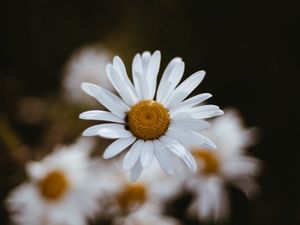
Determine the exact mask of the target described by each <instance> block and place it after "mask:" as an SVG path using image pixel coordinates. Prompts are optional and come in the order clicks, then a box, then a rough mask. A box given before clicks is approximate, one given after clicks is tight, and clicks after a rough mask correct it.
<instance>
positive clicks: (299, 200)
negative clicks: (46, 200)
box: [0, 0, 300, 225]
mask: <svg viewBox="0 0 300 225" xmlns="http://www.w3.org/2000/svg"><path fill="white" fill-rule="evenodd" d="M299 15H300V14H299V7H297V5H296V4H292V3H290V2H288V1H240V2H239V3H231V2H228V1H190V0H185V1H172V0H155V1H139V0H135V1H117V0H112V1H101V0H97V1H96V0H93V1H79V0H73V1H55V0H51V1H50V0H31V1H25V0H24V1H16V0H10V1H8V0H7V1H3V0H2V1H1V2H0V115H1V117H2V119H3V118H5V121H6V123H7V124H9V126H10V129H11V130H13V131H14V132H16V133H17V134H18V136H19V138H20V140H22V142H23V144H24V145H27V146H38V145H39V144H40V143H39V140H40V137H41V135H42V134H43V133H44V132H45V129H47V124H46V125H45V124H43V125H42V126H40V125H39V126H37V125H34V126H31V125H24V124H22V123H21V122H20V121H18V119H16V118H17V116H16V114H17V108H16V102H17V101H18V99H20V98H22V97H24V96H37V97H42V98H44V97H45V98H48V97H49V96H55V95H57V94H58V93H59V92H60V89H61V78H62V70H63V67H64V64H65V63H66V61H67V60H68V58H69V57H70V55H71V54H72V52H73V51H74V50H75V49H77V48H78V47H80V46H83V45H86V44H90V43H95V42H101V43H103V44H105V45H106V46H109V47H110V48H112V49H114V51H115V52H117V53H118V54H119V55H120V56H121V57H122V58H125V62H126V64H127V65H128V66H130V65H131V59H132V57H133V55H134V54H135V53H136V52H141V51H143V50H150V51H154V50H156V49H159V50H161V52H162V68H163V67H165V65H166V64H167V62H168V61H169V60H170V59H171V58H173V57H175V56H181V57H182V58H183V60H184V61H185V62H186V74H190V73H192V72H194V71H197V70H199V69H204V70H206V72H207V76H206V79H205V81H204V82H203V84H202V86H201V87H200V89H201V90H202V91H203V90H205V91H209V92H210V93H212V94H213V95H214V98H213V100H212V101H213V102H214V103H216V104H217V105H219V106H221V107H226V106H233V107H236V108H238V109H239V110H240V111H241V113H242V115H243V117H244V118H245V120H246V124H247V125H248V126H258V127H260V128H261V133H262V137H261V141H260V143H259V144H258V145H257V146H255V147H254V148H253V149H252V153H253V155H254V156H256V157H258V158H259V159H261V160H262V161H263V162H264V164H265V168H264V173H263V174H262V176H261V178H260V179H259V183H260V184H261V186H262V195H261V196H260V197H258V198H257V199H255V200H254V201H253V202H250V203H249V202H248V200H247V199H246V198H245V197H244V196H243V195H242V194H241V193H239V192H236V191H232V193H231V198H232V217H231V220H230V221H229V222H228V223H229V224H236V225H242V224H243V225H244V224H245V225H247V224H249V225H250V224H253V225H265V224H266V225H269V224H270V225H277V224H278V225H279V224H282V225H290V224H291V225H292V224H300V181H299V180H300V177H299V171H300V166H299V165H300V161H299V160H300V157H299V156H300V154H299V144H297V145H296V144H295V142H296V141H297V140H298V134H299V132H298V131H299V129H297V125H296V124H297V122H299V115H298V112H299V111H298V107H297V105H298V102H299V92H298V90H299V87H298V82H296V80H297V79H296V78H297V77H298V76H299V75H300V74H299V72H300V63H299V59H300V58H299V50H300V48H299V45H300V44H299V43H300V41H299V40H300V35H299V34H298V33H297V31H298V29H299V27H300V20H299ZM79 91H80V90H79ZM76 116H77V115H76ZM0 131H1V132H4V131H3V130H0ZM2 135H3V134H2ZM0 150H1V152H0V157H1V159H0V169H1V174H0V175H1V178H0V179H1V184H0V185H1V189H0V190H1V194H0V195H1V196H0V197H1V201H2V200H3V199H5V197H6V195H7V193H8V191H9V190H11V188H12V187H14V186H15V185H16V184H18V182H17V181H16V180H17V179H16V178H15V172H14V171H15V170H16V169H15V165H17V164H18V163H16V162H14V160H13V157H12V156H11V155H10V152H9V150H7V149H6V146H5V144H3V143H2V144H1V138H0ZM29 158H30V157H29ZM0 220H1V221H3V222H1V224H6V223H7V221H8V215H7V213H6V212H5V210H4V208H3V207H2V206H1V212H0Z"/></svg>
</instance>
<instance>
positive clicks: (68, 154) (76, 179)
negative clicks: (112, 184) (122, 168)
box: [7, 140, 105, 225]
mask: <svg viewBox="0 0 300 225" xmlns="http://www.w3.org/2000/svg"><path fill="white" fill-rule="evenodd" d="M90 148H91V143H90V141H87V140H80V141H79V142H77V143H76V144H74V145H72V146H70V147H58V148H57V149H56V151H55V152H54V153H52V154H51V155H49V156H47V157H46V158H44V159H43V160H42V161H40V162H29V163H28V164H27V168H26V169H27V174H28V176H29V178H30V179H29V181H28V182H26V183H24V184H22V185H21V186H19V187H17V188H16V189H15V190H14V191H12V193H11V194H10V196H9V197H8V199H7V206H8V209H9V211H11V213H12V219H13V220H14V221H15V222H16V223H18V224H20V225H40V224H47V225H56V224H65V225H84V224H86V219H87V218H91V217H92V216H93V215H94V214H95V213H96V212H97V211H98V210H99V207H100V205H99V200H100V199H101V197H103V196H102V195H105V193H104V189H103V187H102V183H101V180H100V179H99V175H98V174H99V172H97V169H98V166H97V164H95V163H94V162H93V161H91V160H90V159H89V157H88V153H89V152H90V151H89V149H90Z"/></svg>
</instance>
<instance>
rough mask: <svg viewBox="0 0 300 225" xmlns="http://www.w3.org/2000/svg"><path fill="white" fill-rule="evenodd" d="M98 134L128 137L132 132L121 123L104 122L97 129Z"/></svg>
mask: <svg viewBox="0 0 300 225" xmlns="http://www.w3.org/2000/svg"><path fill="white" fill-rule="evenodd" d="M98 135H100V136H101V137H104V138H111V139H116V138H129V137H131V136H132V133H131V132H130V131H128V130H126V129H125V127H124V125H123V124H113V123H106V124H101V125H100V126H99V129H98Z"/></svg>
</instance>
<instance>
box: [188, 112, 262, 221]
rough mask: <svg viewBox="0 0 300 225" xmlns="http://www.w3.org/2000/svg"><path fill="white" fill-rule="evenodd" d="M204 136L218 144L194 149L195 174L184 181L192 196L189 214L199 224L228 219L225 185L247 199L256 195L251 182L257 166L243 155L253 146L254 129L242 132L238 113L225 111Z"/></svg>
mask: <svg viewBox="0 0 300 225" xmlns="http://www.w3.org/2000/svg"><path fill="white" fill-rule="evenodd" d="M207 136H209V137H210V138H211V139H212V140H214V141H215V142H216V143H217V144H218V148H219V149H218V150H216V151H211V150H207V149H194V150H193V155H194V156H195V158H196V159H197V162H198V171H197V173H195V174H192V175H191V177H190V178H188V179H187V186H188V188H189V189H191V190H192V191H193V192H194V193H195V194H196V199H195V201H194V203H193V205H192V207H191V211H194V212H196V214H197V216H198V217H199V218H200V219H203V220H212V219H213V220H223V219H226V218H227V217H228V216H229V211H230V203H229V199H230V197H229V196H228V194H227V191H226V190H225V189H226V185H227V184H231V185H233V186H235V187H237V188H238V189H240V190H241V191H243V192H244V193H245V194H246V195H247V196H248V197H251V196H252V195H254V194H255V193H256V192H257V191H258V185H257V183H256V181H255V180H254V179H255V177H256V176H257V175H258V174H259V172H260V169H261V168H260V167H261V163H260V161H259V160H257V159H256V158H254V157H250V156H247V155H246V152H245V150H246V148H247V147H249V146H251V145H254V144H255V143H256V136H257V129H255V128H250V129H249V128H245V127H244V125H243V121H242V119H241V118H240V117H239V115H238V113H237V112H236V111H235V110H233V109H230V110H225V114H224V116H223V117H220V118H216V119H214V120H213V121H212V123H211V130H210V131H207Z"/></svg>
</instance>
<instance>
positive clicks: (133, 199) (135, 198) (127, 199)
mask: <svg viewBox="0 0 300 225" xmlns="http://www.w3.org/2000/svg"><path fill="white" fill-rule="evenodd" d="M146 200H147V192H146V188H145V186H144V185H143V184H139V183H135V184H128V185H127V186H126V187H125V188H124V189H123V191H121V192H120V194H119V195H118V196H117V203H118V204H119V206H120V207H121V208H122V209H123V210H124V211H125V212H128V211H130V210H132V209H133V208H135V207H138V206H140V205H142V204H143V203H144V202H146Z"/></svg>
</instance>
